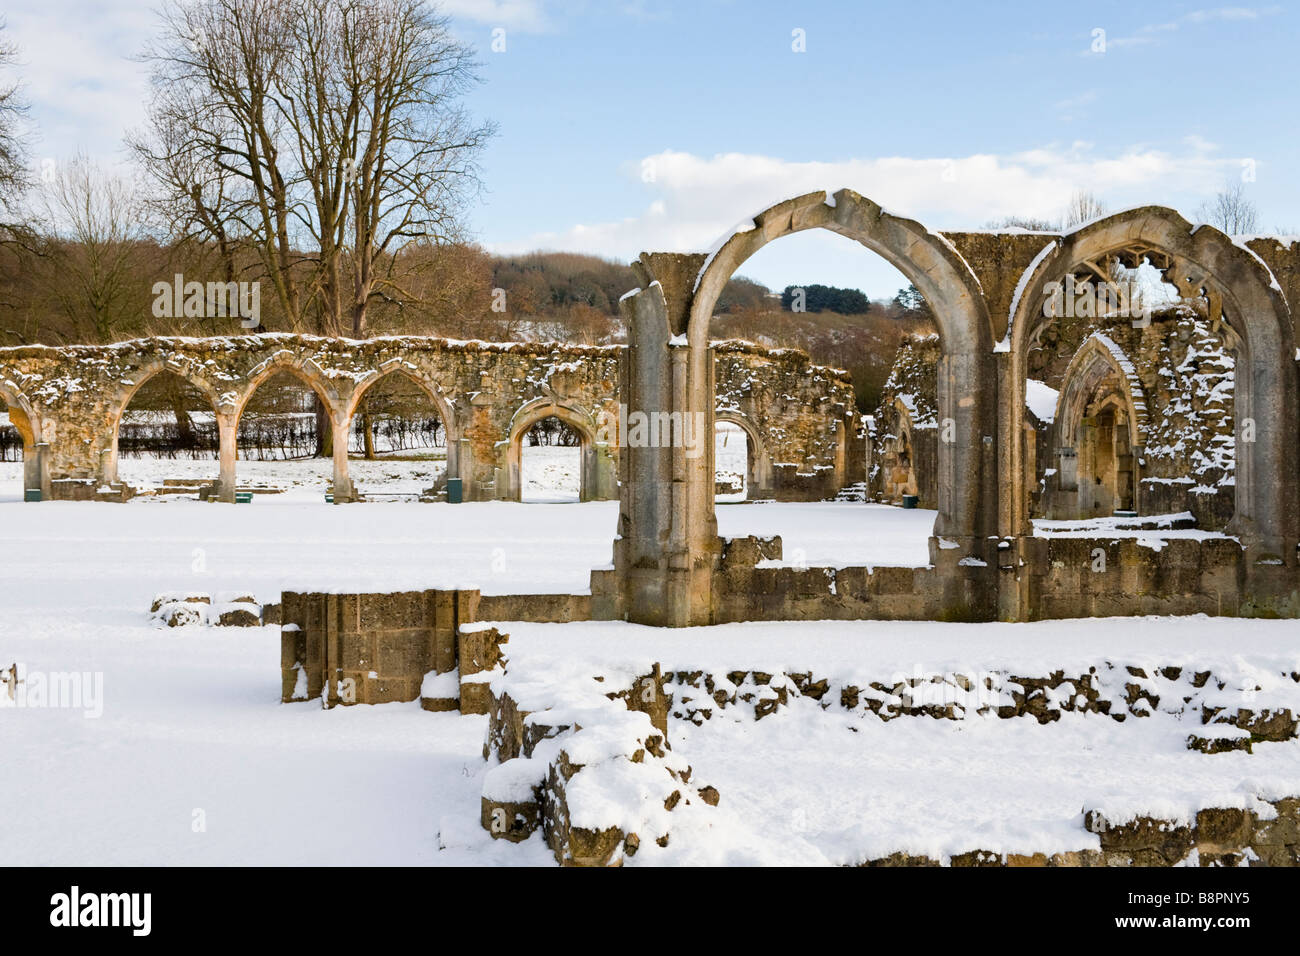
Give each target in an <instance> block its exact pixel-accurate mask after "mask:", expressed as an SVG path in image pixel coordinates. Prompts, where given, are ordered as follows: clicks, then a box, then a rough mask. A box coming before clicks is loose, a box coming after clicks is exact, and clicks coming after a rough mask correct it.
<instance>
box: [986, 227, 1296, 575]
mask: <svg viewBox="0 0 1300 956" xmlns="http://www.w3.org/2000/svg"><path fill="white" fill-rule="evenodd" d="M1134 245H1140V246H1142V247H1145V248H1149V249H1151V250H1155V251H1157V252H1159V253H1161V254H1162V255H1165V256H1167V257H1168V258H1169V262H1170V269H1169V272H1168V273H1167V275H1168V276H1169V278H1170V281H1172V282H1174V284H1175V285H1177V286H1179V288H1180V291H1183V293H1184V294H1185V295H1186V294H1192V293H1195V292H1198V291H1199V290H1202V289H1203V290H1204V291H1205V294H1206V297H1207V299H1209V300H1211V302H1213V301H1214V300H1215V299H1218V300H1220V301H1221V302H1222V305H1223V310H1224V312H1225V314H1226V316H1227V318H1228V321H1229V325H1230V327H1232V329H1233V331H1234V332H1235V333H1236V335H1237V336H1238V338H1239V340H1240V348H1239V349H1238V353H1237V363H1236V368H1237V375H1236V379H1235V390H1234V410H1233V414H1234V419H1235V421H1236V423H1237V432H1236V434H1237V440H1236V456H1237V458H1236V462H1237V464H1236V487H1235V499H1236V509H1235V514H1234V516H1233V519H1232V521H1231V522H1230V524H1229V526H1228V531H1229V532H1230V533H1233V534H1236V535H1238V536H1240V537H1241V538H1242V540H1243V542H1245V543H1247V545H1248V548H1249V550H1250V551H1251V553H1252V556H1253V557H1255V558H1256V559H1267V560H1269V561H1277V560H1284V562H1285V563H1286V564H1288V565H1293V564H1294V562H1295V544H1296V540H1297V536H1298V534H1300V528H1298V527H1297V526H1298V524H1300V516H1298V515H1297V512H1298V511H1300V482H1298V480H1297V475H1296V471H1297V457H1296V437H1297V434H1298V433H1300V429H1298V428H1297V404H1296V395H1297V392H1296V369H1295V359H1294V356H1295V331H1294V325H1293V323H1292V319H1291V313H1290V309H1289V307H1288V305H1287V302H1286V300H1285V298H1284V297H1283V295H1282V292H1281V288H1280V286H1279V285H1278V283H1277V281H1276V280H1275V279H1274V277H1273V276H1272V274H1271V273H1270V272H1269V270H1268V267H1267V266H1265V265H1264V263H1263V262H1262V261H1261V260H1260V259H1259V258H1258V257H1257V256H1255V255H1254V254H1253V253H1251V252H1250V251H1249V250H1247V249H1244V248H1242V247H1240V246H1237V245H1235V244H1234V243H1233V242H1232V240H1231V239H1230V238H1229V237H1228V236H1226V235H1224V234H1223V233H1222V232H1220V231H1219V230H1217V229H1215V228H1213V227H1211V226H1207V225H1198V226H1193V225H1192V224H1191V223H1189V222H1188V221H1187V220H1185V219H1184V218H1183V217H1182V216H1180V215H1179V214H1178V213H1177V212H1175V211H1174V210H1172V209H1168V208H1165V207H1162V206H1143V207H1140V208H1136V209H1130V210H1126V211H1124V212H1120V213H1116V214H1115V215H1112V216H1108V217H1106V218H1103V219H1099V220H1095V221H1093V222H1090V223H1087V224H1085V225H1083V226H1081V227H1080V228H1079V229H1077V230H1075V231H1074V232H1071V233H1067V234H1066V235H1064V236H1062V237H1060V238H1059V239H1056V240H1053V241H1052V242H1051V243H1049V244H1048V245H1047V246H1046V247H1045V248H1044V250H1043V252H1042V253H1040V254H1039V256H1038V258H1037V259H1036V260H1035V261H1034V263H1033V264H1032V265H1031V266H1030V267H1029V269H1028V270H1026V273H1025V274H1024V275H1023V276H1022V277H1021V281H1020V284H1019V286H1018V293H1017V296H1016V298H1015V300H1014V301H1013V302H1012V305H1011V314H1010V316H1009V320H1010V330H1009V332H1008V336H1007V341H1006V342H1005V343H1004V346H1003V347H1004V348H1005V349H1006V350H1007V351H1009V352H1010V353H1011V355H1010V358H1011V360H1010V363H1009V370H1010V371H1009V381H1007V382H1006V383H1005V385H1006V389H1007V391H1008V393H1009V394H1008V395H1007V396H1006V399H1007V400H1006V401H1004V407H1005V408H1006V409H1007V410H1008V411H1009V418H1008V421H1007V423H1006V424H1007V426H1008V427H1007V428H1006V430H1005V432H1004V446H1003V454H1004V457H1005V458H1006V459H1007V461H1008V463H1009V465H1010V467H1011V469H1012V471H1013V480H1012V481H1011V482H1010V483H1009V487H1010V489H1011V494H1010V495H1008V496H1007V497H1006V499H1005V501H1004V508H1003V513H1002V515H1001V519H1002V521H1003V522H1004V524H1005V526H1006V530H1007V531H1008V532H1009V533H1019V534H1024V533H1027V531H1028V526H1029V507H1028V500H1027V499H1028V494H1027V491H1026V488H1027V484H1026V481H1025V478H1026V475H1025V462H1026V451H1025V441H1024V435H1023V424H1024V416H1025V412H1024V396H1025V378H1026V370H1027V353H1028V344H1029V341H1030V339H1031V337H1032V335H1033V332H1034V330H1035V328H1037V326H1038V324H1039V323H1038V321H1037V320H1036V319H1035V316H1036V315H1041V314H1042V304H1043V302H1044V298H1045V294H1046V291H1047V287H1048V285H1049V283H1050V282H1052V281H1054V280H1057V279H1059V278H1060V277H1062V276H1063V275H1065V274H1066V273H1067V272H1069V271H1071V270H1073V269H1075V268H1077V267H1078V266H1079V265H1080V264H1082V263H1087V262H1097V261H1101V260H1102V259H1103V258H1104V257H1105V256H1107V255H1108V254H1110V253H1112V252H1114V251H1116V250H1120V249H1124V248H1128V247H1131V246H1134ZM1247 420H1250V421H1252V422H1254V423H1255V431H1254V435H1253V436H1252V437H1253V438H1254V441H1248V440H1244V439H1243V434H1244V429H1243V427H1242V423H1244V422H1245V421H1247Z"/></svg>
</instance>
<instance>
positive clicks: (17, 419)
mask: <svg viewBox="0 0 1300 956" xmlns="http://www.w3.org/2000/svg"><path fill="white" fill-rule="evenodd" d="M622 352H623V349H622V348H621V347H618V346H601V347H595V346H569V345H561V344H558V343H518V342H516V343H487V342H456V341H449V340H445V339H435V338H423V337H409V336H408V337H384V338H375V339H368V340H365V341H355V340H350V339H327V338H320V337H317V336H307V335H290V334H278V333H277V334H265V335H248V336H231V337H224V338H212V339H190V338H154V339H139V340H135V341H132V342H123V343H119V344H116V345H107V346H70V347H62V348H55V347H50V346H23V347H20V348H6V349H0V382H3V386H2V387H0V399H2V400H4V401H5V402H6V403H7V404H8V405H9V407H10V409H11V411H10V417H11V420H12V421H13V422H14V424H15V426H16V427H18V429H19V431H20V433H21V434H22V435H23V437H24V444H25V453H26V459H27V463H28V471H29V472H30V476H29V478H28V483H27V487H29V488H40V489H41V490H42V493H43V496H44V497H45V498H76V499H91V498H97V497H98V498H100V499H103V500H124V499H125V498H127V497H129V496H130V489H129V488H126V487H125V486H123V485H122V484H121V483H120V482H118V478H117V435H118V424H119V422H120V420H121V417H122V413H123V411H124V410H125V409H126V407H127V405H128V403H129V402H130V400H131V397H132V396H133V395H134V394H135V392H136V390H137V389H139V388H140V386H142V385H143V384H144V383H145V382H146V381H147V380H148V379H149V378H150V377H152V376H153V375H156V374H158V373H160V372H163V371H168V372H173V373H175V374H177V375H179V376H180V377H181V378H183V379H184V380H185V381H186V382H188V383H190V384H191V385H193V386H194V387H195V388H196V389H198V391H199V392H200V393H201V394H202V395H203V396H204V397H205V398H206V399H207V400H208V401H209V402H210V403H211V405H212V408H213V411H214V412H215V414H216V418H217V424H218V432H219V435H220V442H221V450H220V459H221V468H220V471H221V477H220V480H219V484H218V490H217V497H219V498H220V499H221V500H224V501H233V500H234V492H235V473H236V458H237V449H236V434H237V427H238V422H239V417H240V415H241V414H242V413H243V411H244V408H245V406H246V405H247V403H248V401H249V399H250V398H251V397H252V396H253V394H254V392H255V391H256V390H257V388H258V386H259V385H260V384H261V383H262V382H264V381H265V380H266V379H267V378H269V377H270V376H272V375H273V374H275V373H277V372H280V371H287V372H289V373H291V374H293V375H294V376H296V377H298V378H299V379H301V380H302V382H303V383H304V385H305V386H307V387H309V388H311V389H312V390H313V391H314V392H315V393H316V395H317V396H318V397H319V398H320V400H321V402H322V403H323V404H324V406H325V408H326V409H327V410H328V416H329V419H330V421H331V423H332V428H333V439H334V440H333V448H334V469H335V472H334V489H333V493H334V500H335V501H336V502H340V503H341V502H344V501H348V500H351V499H352V498H354V497H355V492H354V490H353V488H352V484H351V481H350V479H349V477H348V460H347V447H348V442H347V436H348V432H349V429H350V428H351V422H352V417H353V414H354V413H355V412H356V410H357V408H358V405H359V403H360V400H361V398H362V397H363V396H364V394H365V393H366V391H367V389H368V388H369V387H370V386H371V385H373V384H374V383H375V382H377V381H379V380H380V379H381V378H383V377H384V376H386V375H388V374H390V373H399V374H403V375H405V376H407V377H408V378H410V379H411V380H412V381H414V382H415V383H416V384H417V385H418V386H420V387H421V388H422V389H423V390H424V391H425V392H426V393H427V395H428V397H429V400H430V402H431V403H432V405H433V407H434V408H435V409H436V411H437V415H438V417H439V419H440V420H441V421H442V423H443V425H444V427H445V428H446V434H447V474H448V476H449V477H452V478H459V479H461V480H462V482H463V494H464V498H465V500H468V501H477V500H490V499H506V500H513V499H517V498H518V497H519V493H520V488H521V480H520V455H521V446H522V443H523V439H524V436H525V434H526V433H527V431H528V430H529V428H531V427H532V425H534V424H535V423H536V422H538V421H540V420H541V419H543V418H547V417H550V416H554V417H556V418H559V419H560V420H562V421H564V422H565V423H566V424H568V425H570V426H571V427H572V428H573V429H574V430H575V431H577V432H578V434H579V436H580V437H581V440H582V468H581V470H582V497H583V498H584V499H601V498H612V497H615V496H616V495H617V487H616V484H615V472H616V468H617V464H616V463H617V459H618V454H619V442H620V435H619V427H620V422H621V421H623V420H625V418H626V416H622V417H620V395H619V387H618V380H619V371H618V370H619V363H620V356H621V354H622ZM718 356H719V357H718V365H719V368H718V373H717V380H718V382H719V384H720V386H721V389H722V394H724V395H725V396H726V401H727V406H726V413H727V415H728V416H730V417H731V418H732V419H733V420H736V421H738V422H739V423H741V424H742V425H743V426H744V427H745V429H746V432H747V434H749V435H751V436H752V437H753V440H754V443H755V444H756V445H757V446H759V448H760V449H761V452H760V454H759V456H758V464H756V467H758V468H761V469H762V470H763V472H764V473H765V475H766V476H769V477H770V480H769V481H768V482H767V484H765V485H763V486H762V487H763V489H764V490H771V491H772V492H773V493H776V494H782V495H788V496H793V497H827V496H829V495H833V494H834V493H835V491H837V490H838V488H839V487H840V485H841V484H842V483H843V482H844V480H845V475H846V474H847V473H848V465H847V464H846V451H845V449H844V447H843V442H842V441H841V440H840V438H838V437H837V435H840V434H842V429H843V427H844V426H843V421H844V420H845V417H846V415H847V414H848V413H849V412H851V410H852V409H853V405H854V401H853V390H852V385H851V384H850V383H849V381H848V378H847V376H846V375H845V374H844V373H842V372H835V371H833V370H829V369H823V368H820V367H818V366H814V365H812V364H811V363H810V362H809V360H808V357H807V355H806V354H804V353H802V352H797V351H794V350H777V351H775V352H774V351H770V350H767V349H763V348H760V347H758V346H753V345H749V344H738V343H730V344H725V345H722V346H720V348H719V352H718ZM623 404H624V405H626V403H623ZM699 437H700V438H701V440H703V439H705V438H706V437H707V436H706V435H701V436H699ZM773 455H775V456H776V458H775V459H773V458H772V456H773ZM859 461H860V458H859ZM787 464H789V465H790V467H789V468H787V467H786V466H787ZM859 469H860V464H859Z"/></svg>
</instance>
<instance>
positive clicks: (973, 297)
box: [686, 189, 997, 551]
mask: <svg viewBox="0 0 1300 956" xmlns="http://www.w3.org/2000/svg"><path fill="white" fill-rule="evenodd" d="M806 229H827V230H829V231H831V232H835V233H838V234H839V235H842V236H845V237H847V238H849V239H852V240H854V241H856V242H858V243H860V244H861V245H863V246H865V247H866V248H867V249H869V250H871V251H872V252H875V253H876V254H878V255H879V256H881V257H882V258H883V259H885V260H886V261H888V262H889V263H890V264H891V265H893V266H894V267H895V268H896V269H898V270H899V271H900V272H901V273H903V275H905V276H906V277H907V278H908V280H909V281H910V282H912V283H913V284H914V285H915V286H916V288H917V289H918V290H920V292H921V294H922V295H923V296H925V298H926V301H927V302H929V303H930V306H931V308H932V309H933V311H934V315H935V319H936V322H937V324H938V326H939V338H940V344H941V347H942V358H941V360H940V367H939V375H938V378H939V389H938V391H939V396H938V399H939V417H940V419H941V421H942V420H951V422H952V424H953V427H952V430H951V435H952V436H953V441H951V442H942V443H940V447H939V469H938V470H939V474H938V489H939V496H938V497H939V500H938V503H937V504H938V511H939V514H938V517H937V518H936V520H935V527H934V533H935V535H936V536H942V537H945V538H949V539H957V540H959V541H961V542H962V543H963V545H964V546H965V547H966V548H967V549H968V550H971V551H974V550H980V551H982V550H983V548H984V541H985V540H986V537H987V535H990V534H992V533H993V531H994V520H995V508H994V505H995V503H996V499H997V495H996V491H995V488H994V487H993V481H994V475H993V468H992V466H993V456H992V455H991V454H989V452H991V450H992V449H991V446H992V443H993V441H994V440H995V435H996V429H997V424H996V411H997V400H996V396H997V381H996V376H995V374H994V363H993V354H992V353H993V325H992V322H991V319H990V316H989V314H988V308H987V306H986V304H985V301H984V296H983V292H982V289H981V287H980V283H979V280H978V279H977V278H976V277H975V274H974V273H973V272H972V271H971V269H970V266H969V265H968V264H967V263H966V261H965V260H964V259H963V258H962V257H961V255H959V254H958V252H957V251H956V249H955V248H954V247H953V246H952V244H951V243H949V242H948V241H947V240H946V239H945V238H943V237H942V236H941V235H938V234H936V233H933V232H930V231H929V230H928V229H926V228H925V227H924V226H923V225H921V224H920V223H918V222H915V221H914V220H911V219H904V218H902V217H900V216H895V215H893V214H892V213H889V212H886V211H885V210H884V209H882V208H881V207H880V206H879V205H878V204H876V203H874V202H872V201H871V200H869V199H866V198H864V197H863V196H860V195H859V194H858V193H856V192H854V191H852V190H850V189H841V190H839V191H838V192H836V193H835V194H834V195H833V196H830V195H828V194H827V193H826V192H823V191H819V192H813V193H808V194H806V195H803V196H799V197H797V198H794V199H789V200H786V201H785V202H781V203H777V204H776V205H775V206H772V207H770V208H768V209H765V210H763V211H762V212H760V213H759V214H758V215H756V216H755V217H754V219H753V224H752V227H751V228H748V229H746V228H739V229H737V230H736V231H734V232H733V233H731V234H730V235H729V236H727V237H725V238H724V239H723V241H722V242H721V243H720V244H719V245H718V246H717V247H716V248H715V250H714V252H712V253H711V254H710V255H709V257H708V258H707V259H706V260H705V262H704V264H703V266H702V267H701V268H700V270H699V273H698V274H697V276H696V279H695V287H694V295H693V298H692V301H691V306H690V312H689V316H688V321H687V329H686V336H687V340H688V342H689V344H690V346H691V356H690V378H691V380H692V381H693V382H707V381H709V378H708V374H709V369H708V367H707V363H708V361H709V357H708V340H709V323H710V320H711V318H712V316H713V309H714V306H715V304H716V303H717V300H718V296H719V295H720V294H721V292H722V290H723V288H724V287H725V285H726V283H727V282H728V280H730V278H731V277H732V276H733V275H734V274H735V272H736V270H737V269H739V268H740V267H741V265H743V264H744V262H745V261H746V260H747V259H749V257H750V256H752V255H753V254H754V253H756V252H757V251H758V250H759V249H761V248H763V246H765V245H767V244H768V243H769V242H771V241H772V240H774V239H779V238H781V237H783V236H788V235H790V234H792V233H795V232H801V231H804V230H806ZM709 410H710V412H712V407H711V403H710V409H709ZM712 465H713V454H712V449H711V448H710V453H709V455H708V463H707V467H708V468H709V469H711V468H712ZM700 504H701V505H703V504H704V502H700ZM708 507H710V508H711V507H712V498H711V497H710V499H709V502H708ZM706 513H707V514H709V515H711V514H712V512H711V511H708V512H706Z"/></svg>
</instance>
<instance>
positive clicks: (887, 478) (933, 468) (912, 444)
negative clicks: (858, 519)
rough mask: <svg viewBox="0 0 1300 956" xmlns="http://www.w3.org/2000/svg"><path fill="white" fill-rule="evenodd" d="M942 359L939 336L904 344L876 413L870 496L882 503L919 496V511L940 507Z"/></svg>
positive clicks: (910, 339)
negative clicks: (908, 496) (940, 368)
mask: <svg viewBox="0 0 1300 956" xmlns="http://www.w3.org/2000/svg"><path fill="white" fill-rule="evenodd" d="M940 358H941V349H940V347H939V336H937V335H928V336H908V337H907V338H905V339H903V341H902V342H900V343H899V346H898V354H897V355H896V356H895V358H894V364H893V367H892V368H891V369H890V371H889V378H888V379H886V380H885V387H884V389H883V391H882V392H881V396H880V406H879V407H878V408H877V409H876V413H875V423H876V430H875V435H874V436H873V438H874V442H873V448H872V464H873V474H872V475H871V476H870V479H869V481H870V484H869V490H870V492H871V494H872V496H873V497H876V498H878V499H879V500H882V501H888V502H892V503H893V504H902V500H903V496H904V495H915V496H916V498H917V505H918V507H921V508H936V507H938V502H939V471H938V469H939V431H940V422H939V406H938V374H939V360H940Z"/></svg>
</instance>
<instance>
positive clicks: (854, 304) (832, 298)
mask: <svg viewBox="0 0 1300 956" xmlns="http://www.w3.org/2000/svg"><path fill="white" fill-rule="evenodd" d="M781 308H783V309H786V310H788V311H790V312H838V313H839V314H840V315H865V314H866V313H867V312H868V311H869V310H870V308H871V302H870V300H869V299H868V298H867V297H866V296H865V295H863V294H862V292H861V291H859V290H858V289H840V288H837V287H835V286H831V285H816V284H813V285H805V286H795V285H788V286H786V287H785V290H784V291H783V292H782V293H781Z"/></svg>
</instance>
